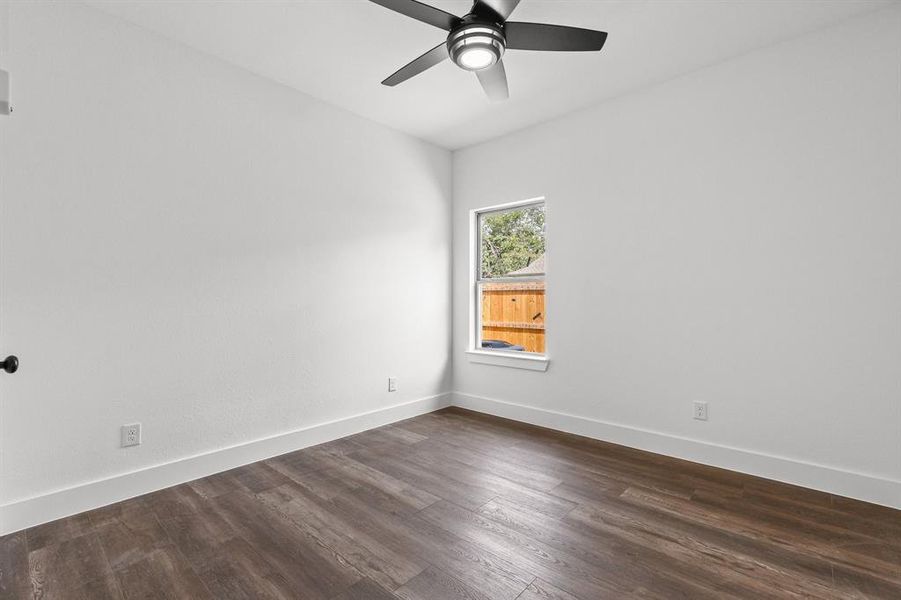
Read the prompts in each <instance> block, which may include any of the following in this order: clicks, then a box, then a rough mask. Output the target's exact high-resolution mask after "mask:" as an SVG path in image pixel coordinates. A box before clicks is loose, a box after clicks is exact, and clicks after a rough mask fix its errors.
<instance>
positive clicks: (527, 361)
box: [466, 350, 550, 371]
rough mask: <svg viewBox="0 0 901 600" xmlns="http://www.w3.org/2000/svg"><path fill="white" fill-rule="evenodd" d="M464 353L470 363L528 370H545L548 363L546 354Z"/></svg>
mask: <svg viewBox="0 0 901 600" xmlns="http://www.w3.org/2000/svg"><path fill="white" fill-rule="evenodd" d="M466 354H467V358H468V359H469V362H471V363H478V364H481V365H494V366H496V367H511V368H514V369H527V370H529V371H547V367H548V363H549V362H550V361H549V360H548V357H547V356H536V355H529V354H525V355H524V354H521V353H519V352H503V351H494V352H489V351H486V350H467V351H466Z"/></svg>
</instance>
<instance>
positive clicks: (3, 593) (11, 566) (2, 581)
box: [0, 531, 31, 600]
mask: <svg viewBox="0 0 901 600" xmlns="http://www.w3.org/2000/svg"><path fill="white" fill-rule="evenodd" d="M30 587H31V584H30V581H29V578H28V541H27V539H26V535H25V532H24V531H20V532H18V533H13V534H11V535H7V536H4V537H0V600H7V599H12V598H25V597H26V596H27V595H28V594H29V590H30Z"/></svg>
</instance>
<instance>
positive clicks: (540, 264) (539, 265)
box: [507, 254, 544, 277]
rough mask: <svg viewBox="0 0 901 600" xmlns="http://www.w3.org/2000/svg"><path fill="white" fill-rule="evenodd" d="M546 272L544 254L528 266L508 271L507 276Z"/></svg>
mask: <svg viewBox="0 0 901 600" xmlns="http://www.w3.org/2000/svg"><path fill="white" fill-rule="evenodd" d="M543 273H544V254H542V255H541V256H539V257H538V258H536V259H535V260H533V261H532V262H531V263H529V265H528V266H527V267H523V268H522V269H519V270H518V271H512V272H510V273H507V277H511V276H513V277H515V276H517V275H541V274H543Z"/></svg>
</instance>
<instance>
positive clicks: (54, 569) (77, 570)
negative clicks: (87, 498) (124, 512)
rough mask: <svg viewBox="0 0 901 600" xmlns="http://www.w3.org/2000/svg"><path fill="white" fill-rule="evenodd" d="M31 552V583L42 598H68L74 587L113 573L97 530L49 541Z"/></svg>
mask: <svg viewBox="0 0 901 600" xmlns="http://www.w3.org/2000/svg"><path fill="white" fill-rule="evenodd" d="M42 541H43V542H45V543H44V545H42V546H41V547H40V548H38V549H36V550H30V551H29V553H28V564H29V570H30V573H31V586H32V591H33V594H34V596H36V597H38V598H48V599H49V598H67V595H68V594H70V593H71V590H76V589H81V588H83V587H85V586H87V585H88V584H91V583H93V582H94V581H97V580H100V579H105V578H106V577H108V576H109V575H110V574H111V573H112V569H110V566H109V563H108V562H107V560H106V556H105V555H104V553H103V546H102V544H101V543H100V538H99V537H98V536H97V534H96V533H94V532H91V533H86V534H83V535H78V536H75V537H71V538H67V539H63V540H62V541H60V542H58V543H46V542H48V541H49V540H47V539H46V538H45V539H43V540H42Z"/></svg>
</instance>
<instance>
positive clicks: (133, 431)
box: [121, 423, 141, 448]
mask: <svg viewBox="0 0 901 600" xmlns="http://www.w3.org/2000/svg"><path fill="white" fill-rule="evenodd" d="M121 433H122V447H123V448H128V447H129V446H139V445H141V424H140V423H132V424H131V425H123V426H122V431H121Z"/></svg>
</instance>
